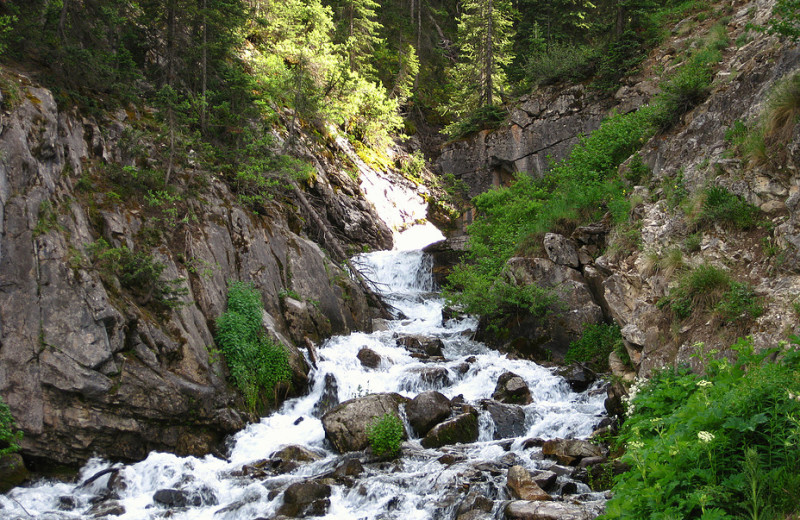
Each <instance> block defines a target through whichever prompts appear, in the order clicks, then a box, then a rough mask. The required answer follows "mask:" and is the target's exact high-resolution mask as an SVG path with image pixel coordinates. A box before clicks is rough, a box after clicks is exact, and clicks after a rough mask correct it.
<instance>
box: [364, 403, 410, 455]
mask: <svg viewBox="0 0 800 520" xmlns="http://www.w3.org/2000/svg"><path fill="white" fill-rule="evenodd" d="M403 434H404V429H403V423H402V421H400V418H399V417H397V415H395V414H393V413H386V414H384V415H383V416H382V417H376V418H375V419H374V420H373V421H372V422H371V423H370V425H369V426H368V427H367V438H368V439H369V444H370V447H371V448H372V452H373V453H375V455H377V456H378V457H387V458H391V457H396V456H397V455H398V454H399V453H400V444H401V443H402V442H403Z"/></svg>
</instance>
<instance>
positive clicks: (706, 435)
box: [697, 431, 714, 443]
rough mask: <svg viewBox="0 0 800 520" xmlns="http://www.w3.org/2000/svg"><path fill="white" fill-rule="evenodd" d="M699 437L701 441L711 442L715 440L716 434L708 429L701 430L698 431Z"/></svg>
mask: <svg viewBox="0 0 800 520" xmlns="http://www.w3.org/2000/svg"><path fill="white" fill-rule="evenodd" d="M697 438H698V439H700V442H703V443H709V442H711V441H713V440H714V434H713V433H711V432H707V431H700V432H697Z"/></svg>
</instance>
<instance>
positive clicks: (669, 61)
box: [438, 1, 800, 375]
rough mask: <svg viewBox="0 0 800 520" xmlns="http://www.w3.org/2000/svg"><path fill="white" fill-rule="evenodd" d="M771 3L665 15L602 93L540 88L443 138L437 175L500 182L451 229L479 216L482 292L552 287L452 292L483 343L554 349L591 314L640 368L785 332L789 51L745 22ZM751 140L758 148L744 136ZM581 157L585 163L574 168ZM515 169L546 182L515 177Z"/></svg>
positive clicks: (792, 277)
mask: <svg viewBox="0 0 800 520" xmlns="http://www.w3.org/2000/svg"><path fill="white" fill-rule="evenodd" d="M773 6H774V3H773V2H769V1H756V2H737V3H734V4H716V5H711V6H709V7H708V9H707V10H701V11H700V12H698V13H695V14H692V15H690V16H689V17H687V18H684V19H681V20H680V21H678V22H677V23H675V24H674V26H673V27H672V29H671V35H670V36H669V37H668V39H667V40H666V41H665V42H664V43H663V44H662V45H660V46H659V47H658V48H656V49H655V50H654V51H653V52H651V54H650V56H649V57H648V59H647V60H646V61H645V62H644V63H643V64H642V65H641V66H640V68H639V69H638V71H637V72H636V73H635V74H633V75H631V76H628V77H627V78H625V79H624V80H623V84H622V85H621V86H620V88H619V89H618V90H617V91H616V92H615V93H614V94H613V95H611V96H603V95H602V94H600V93H597V92H594V91H592V90H591V89H590V88H587V87H585V86H583V85H576V86H570V87H568V88H561V89H556V88H547V89H544V90H542V91H539V92H536V93H534V94H532V95H530V96H527V97H525V98H523V99H521V100H520V101H519V104H518V105H517V108H515V109H514V110H513V111H512V112H511V116H510V120H509V123H508V124H507V125H505V126H503V127H501V128H499V129H497V130H493V131H489V130H485V131H482V132H480V133H478V134H477V135H474V136H472V137H469V138H465V139H461V140H458V141H455V142H452V143H450V144H448V145H446V146H445V147H444V148H443V151H442V154H441V157H440V159H439V161H438V167H439V168H440V169H441V172H442V173H451V174H454V176H455V177H456V179H459V180H461V181H464V182H465V183H466V184H467V185H468V187H469V190H470V193H471V194H472V195H475V194H477V193H481V192H485V191H486V190H487V189H488V188H490V187H491V186H510V188H508V189H505V190H499V191H490V192H489V193H487V194H486V196H484V197H482V198H479V199H476V205H477V211H476V208H471V209H469V210H467V211H466V212H465V214H464V215H463V217H462V229H463V226H464V225H466V224H469V223H470V222H472V220H473V219H475V218H478V221H479V222H481V224H480V227H473V228H471V229H472V231H471V234H472V236H471V239H470V240H471V242H472V246H473V255H474V254H476V253H475V252H476V251H480V253H479V254H480V255H483V256H482V257H483V258H488V257H496V258H497V259H501V260H502V261H503V262H505V260H507V263H506V264H505V268H503V269H502V273H501V274H499V275H491V276H499V278H496V280H499V281H498V282H495V285H494V287H495V289H492V290H490V291H489V292H492V291H495V292H496V293H497V294H498V295H501V294H503V293H502V291H506V289H503V290H502V291H501V290H500V289H496V288H497V287H502V286H503V284H507V283H509V282H510V283H511V285H512V286H517V287H518V288H524V287H531V286H540V287H543V288H544V289H546V290H549V291H550V293H551V294H553V293H554V294H555V296H556V301H555V302H552V301H551V300H547V299H541V298H540V297H539V296H537V295H536V294H533V295H532V294H531V293H530V291H529V292H528V293H527V294H522V293H521V292H519V291H516V290H515V291H516V292H515V291H511V292H507V293H506V294H508V295H511V296H505V297H509V298H511V299H509V300H505V301H502V298H504V296H497V298H499V300H496V301H494V302H489V301H488V300H486V298H485V297H482V298H483V300H480V301H479V300H475V299H472V300H469V299H467V300H464V299H463V298H462V300H461V301H467V302H472V303H469V305H473V304H475V305H476V306H477V307H474V308H479V306H483V308H484V309H489V310H490V311H491V313H493V314H491V313H490V314H489V315H487V316H486V319H485V320H484V328H483V333H482V337H483V338H484V339H486V340H487V341H490V342H493V343H495V344H496V345H498V346H503V347H504V348H505V349H508V350H510V351H511V352H515V353H516V354H518V355H523V356H531V357H534V358H538V359H549V358H551V357H552V358H556V359H559V358H563V356H565V355H566V353H567V349H568V347H569V345H570V344H571V343H572V342H575V341H576V340H578V339H579V338H580V337H581V335H582V333H583V330H584V328H585V327H586V325H587V324H595V323H603V322H606V323H612V324H615V325H617V326H619V328H620V329H621V332H622V338H623V339H624V344H625V347H626V349H625V352H624V353H623V357H630V359H631V361H632V363H633V365H632V366H633V368H634V369H635V370H636V372H638V373H640V374H641V375H647V374H650V373H651V371H652V370H653V369H654V368H656V367H660V366H663V365H671V364H674V363H690V364H697V363H700V360H701V359H702V356H699V357H698V356H697V354H698V353H701V354H702V353H703V352H706V353H707V352H713V353H720V352H721V353H723V354H722V355H727V354H725V353H728V354H729V353H730V351H729V350H727V348H728V346H729V345H730V344H731V343H732V342H733V340H735V339H736V338H737V337H741V336H746V335H752V336H753V337H754V341H755V345H756V346H757V348H765V347H770V346H774V345H776V344H778V342H779V341H781V340H785V339H786V338H787V335H788V334H792V333H796V332H797V330H796V323H797V314H796V312H797V311H796V300H797V297H798V295H799V294H800V286H798V283H800V279H798V277H797V272H796V269H795V265H796V263H797V260H796V256H797V247H796V246H795V245H794V244H795V243H796V242H797V239H796V236H795V235H796V223H795V217H794V214H795V211H794V210H795V205H796V201H795V198H796V196H797V195H796V192H797V190H798V182H799V181H800V178H798V176H797V167H798V163H797V156H796V153H795V149H796V148H797V146H798V145H797V143H798V141H797V139H798V134H797V132H798V126H797V125H796V123H797V119H796V118H797V114H798V113H797V111H796V109H795V108H794V107H796V104H793V103H796V99H797V91H796V82H797V73H798V71H799V70H800V67H798V57H800V51H799V50H798V47H797V45H796V44H794V43H792V41H791V40H790V39H786V38H779V37H776V36H769V35H767V34H765V33H764V32H763V31H758V30H755V29H753V27H764V26H766V25H767V22H768V21H769V20H771V19H772V17H773V12H772V9H773ZM715 53H718V54H715ZM706 55H707V56H709V57H710V58H704V56H706ZM703 60H706V61H703ZM692 67H694V69H693V68H692ZM706 75H707V76H706ZM704 76H705V77H707V79H706V80H703V79H702V78H703V77H704ZM680 82H685V83H684V84H685V86H684V84H682V83H680ZM692 82H694V83H696V85H694V86H692V85H693V84H692ZM793 89H794V90H793ZM679 96H685V97H679ZM782 99H783V101H782ZM784 105H788V106H784ZM787 111H788V115H787ZM613 114H617V116H616V117H614V118H611V116H612V115H613ZM776 114H779V115H776ZM776 117H782V118H783V119H781V121H782V123H781V125H780V128H776V127H775V126H774V124H775V123H774V122H771V121H774V120H775V119H776ZM601 121H606V122H604V123H603V127H602V128H603V129H602V130H598V128H600V126H601ZM653 122H655V125H656V126H654V127H653V129H652V130H651V129H648V128H649V125H651V124H653ZM626 125H627V126H626ZM770 125H772V126H770ZM595 131H596V133H593V132H595ZM623 132H629V133H627V134H623ZM586 135H590V137H589V138H586V137H583V138H582V137H581V136H586ZM615 139H616V141H614V140H615ZM625 139H628V141H626V140H625ZM758 139H760V143H761V145H760V148H759V147H758V145H756V146H755V151H754V150H753V146H752V145H751V144H748V143H752V142H753V140H756V141H758ZM614 142H616V143H618V144H612V143H614ZM575 145H577V146H575ZM614 146H617V148H613V147H614ZM604 147H605V148H604ZM606 150H613V151H606ZM632 152H633V153H632ZM603 154H608V155H603ZM545 157H546V159H545ZM587 161H588V162H587ZM591 161H595V162H594V163H592V162H591ZM592 164H594V166H591V165H592ZM548 165H550V167H552V166H553V165H555V166H556V167H555V169H554V172H555V175H551V174H549V173H547V171H548V170H547V168H548ZM584 165H589V166H587V168H589V169H588V170H586V172H588V173H590V174H591V175H590V176H589V177H586V175H587V173H580V174H578V173H575V172H578V171H583V170H580V168H583V167H584ZM617 165H620V167H619V169H618V168H617ZM526 172H527V173H530V174H532V175H533V176H534V177H538V178H543V180H542V181H541V182H540V183H539V184H537V183H536V182H534V183H532V184H531V183H530V182H529V181H524V182H519V181H514V180H513V179H514V178H515V175H518V174H520V173H526ZM606 172H608V173H606ZM598 174H599V177H596V176H597V175H598ZM580 175H583V176H584V177H582V178H583V179H584V180H581V181H574V182H573V181H568V180H564V179H568V178H571V177H570V176H573V177H572V178H576V179H577V178H581V177H580ZM559 176H560V177H559ZM598 182H599V183H600V184H595V183H598ZM581 186H583V187H581ZM592 186H596V188H594V187H592ZM591 190H595V191H594V192H593V191H591ZM598 190H599V191H598ZM593 205H594V206H593ZM514 219H517V220H514ZM514 222H516V224H515V223H514ZM498 226H510V228H509V233H508V234H507V236H505V237H501V236H499V235H498V236H494V235H492V233H493V232H492V231H491V229H497V228H498ZM476 247H478V249H475V248H476ZM490 251H492V252H490ZM500 251H505V252H500ZM498 252H500V253H498ZM503 255H509V256H510V257H511V258H509V257H508V256H506V257H503ZM475 258H477V257H475ZM477 261H478V262H479V264H480V265H488V262H489V261H488V260H485V261H484V260H480V259H478V260H477ZM481 262H482V263H481ZM479 269H482V268H479ZM471 272H472V273H473V274H472V275H469V276H467V277H465V276H464V275H460V277H458V278H451V280H453V281H454V282H455V283H456V284H457V285H456V288H459V287H466V288H467V289H468V291H467V293H465V294H467V295H468V296H467V298H472V297H471V296H469V295H470V294H472V293H470V292H469V288H470V287H471V286H470V285H469V284H475V285H474V287H486V286H483V285H480V284H482V283H488V282H486V281H480V282H479V278H478V276H490V275H488V274H483V275H478V274H475V273H478V272H483V271H471ZM493 272H494V271H493ZM497 272H499V271H497ZM486 273H488V271H486ZM491 276H490V278H487V279H486V280H491ZM705 278H713V281H710V280H707V279H705ZM465 283H466V284H468V285H466V286H464V285H463V284H465ZM705 283H708V284H709V285H707V286H704V285H702V284H705ZM478 291H480V292H478ZM474 294H475V298H477V297H478V294H487V289H486V288H484V289H479V290H477V291H476V292H475V293H474ZM515 294H516V296H514V295H515ZM514 298H516V300H515V299H514ZM537 298H540V299H539V300H537ZM537 302H538V303H537ZM498 305H499V306H500V307H501V308H502V309H501V310H500V311H498V310H497V309H498ZM503 309H504V310H503ZM532 311H534V312H532ZM543 315H544V316H545V317H542V316H543ZM612 361H613V363H612V366H613V367H615V368H618V369H619V370H620V374H623V373H625V371H626V370H629V369H624V368H622V364H621V363H619V360H618V359H617V354H612ZM695 368H698V366H695Z"/></svg>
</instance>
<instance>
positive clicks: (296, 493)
mask: <svg viewBox="0 0 800 520" xmlns="http://www.w3.org/2000/svg"><path fill="white" fill-rule="evenodd" d="M330 496H331V487H330V486H329V485H327V484H322V483H320V482H314V481H313V480H308V481H304V482H295V483H294V484H291V485H290V486H289V487H288V488H286V491H284V493H283V504H282V505H281V506H280V507H279V508H278V514H279V515H284V516H288V517H295V518H302V517H305V516H323V515H325V514H326V513H327V511H328V508H329V507H330V505H331V501H330Z"/></svg>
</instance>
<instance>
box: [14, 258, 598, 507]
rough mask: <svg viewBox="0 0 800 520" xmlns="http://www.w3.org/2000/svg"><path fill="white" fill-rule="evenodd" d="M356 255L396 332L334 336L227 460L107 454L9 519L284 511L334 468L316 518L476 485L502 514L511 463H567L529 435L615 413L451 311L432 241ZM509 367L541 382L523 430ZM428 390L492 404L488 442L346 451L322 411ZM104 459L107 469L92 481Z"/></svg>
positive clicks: (18, 496) (406, 503) (557, 488)
mask: <svg viewBox="0 0 800 520" xmlns="http://www.w3.org/2000/svg"><path fill="white" fill-rule="evenodd" d="M354 263H356V264H357V265H359V266H360V268H361V269H363V272H364V273H365V274H366V275H367V277H368V278H369V279H370V280H372V282H373V283H374V284H375V287H376V289H377V290H378V291H380V293H381V295H382V296H383V297H384V298H385V299H386V301H387V302H388V303H389V304H390V305H391V307H393V308H394V309H395V311H396V313H397V318H396V319H394V320H391V321H389V322H388V323H387V324H386V327H385V330H380V331H377V332H373V333H369V334H367V333H354V334H351V335H348V336H339V337H333V338H331V339H329V340H328V341H326V342H325V343H324V344H323V345H321V346H320V347H319V349H318V350H319V352H318V353H319V357H320V361H319V363H318V364H317V367H316V369H315V370H314V371H313V372H312V374H311V377H312V378H313V385H312V389H311V390H310V392H309V393H308V395H306V396H303V397H298V398H295V399H292V400H289V401H287V402H286V403H284V405H283V406H282V408H281V409H280V410H278V411H276V412H275V413H273V414H272V415H270V416H268V417H264V418H263V419H262V420H261V421H260V422H258V423H256V424H252V425H250V426H248V427H247V428H245V429H244V430H243V431H241V432H239V433H238V434H236V435H235V436H233V438H231V439H230V446H229V452H228V453H227V459H222V458H218V457H215V456H211V455H209V456H206V457H204V458H197V457H178V456H175V455H172V454H167V453H151V454H150V455H149V456H148V457H147V459H145V460H143V461H141V462H138V463H135V464H130V465H122V464H112V463H111V462H108V461H104V460H102V459H93V460H91V461H90V462H89V463H88V464H87V465H86V466H85V467H84V468H83V469H82V470H81V472H80V475H79V477H78V478H77V482H74V483H66V482H54V481H41V482H38V483H35V484H32V485H29V486H26V487H19V488H15V489H13V490H11V491H10V492H9V493H7V494H6V495H4V496H0V517H3V518H10V519H23V518H30V517H31V516H33V517H35V518H52V519H64V520H66V519H77V518H86V517H92V516H95V515H96V514H101V516H102V513H104V512H105V514H109V513H108V511H109V510H111V514H115V515H117V514H118V516H116V517H117V518H120V519H150V518H163V517H169V518H174V519H187V520H188V519H193V520H194V519H215V520H226V519H230V520H233V519H255V518H271V517H273V516H274V515H276V514H277V512H278V511H279V509H280V508H281V506H282V504H283V503H284V501H285V493H284V491H285V490H286V488H287V487H288V486H289V485H291V484H293V483H296V482H303V481H309V480H314V479H317V481H320V479H322V480H321V481H322V482H324V483H325V485H330V493H329V496H328V497H327V498H326V499H325V500H323V501H322V503H323V504H324V507H322V509H320V510H314V511H310V512H308V513H307V515H308V516H309V517H315V518H325V519H342V520H344V519H347V520H350V519H365V520H377V519H384V518H398V519H400V518H402V519H403V520H411V519H420V520H422V519H438V518H456V511H457V508H458V506H459V504H460V503H461V502H462V501H463V500H464V499H465V497H466V496H467V492H468V491H469V492H470V493H472V494H473V495H475V494H478V495H482V496H484V497H486V498H487V499H488V503H489V504H492V506H491V507H492V508H493V511H492V512H491V514H492V515H496V517H498V518H500V517H502V513H501V507H502V503H503V500H508V499H509V496H508V492H507V490H506V488H505V478H506V477H505V473H506V470H507V468H509V467H510V466H512V465H521V466H524V467H525V468H526V469H528V470H531V471H535V470H543V469H547V468H550V467H551V466H552V465H553V464H554V462H553V461H551V460H547V459H545V458H543V457H542V456H541V448H537V447H535V445H538V444H539V443H531V442H525V441H526V439H531V438H538V439H548V438H586V437H587V436H588V435H589V434H590V433H591V432H592V430H593V429H594V428H595V427H596V425H597V424H598V422H599V421H600V420H601V419H602V416H603V414H604V409H603V400H604V397H605V393H604V392H602V391H598V387H594V388H590V389H589V390H588V391H587V392H584V393H575V392H572V391H571V390H570V388H569V386H568V385H567V383H566V382H565V381H564V380H563V379H562V378H561V377H559V376H557V375H556V374H554V372H553V370H551V369H549V368H545V367H542V366H539V365H537V364H535V363H533V362H530V361H524V360H515V359H510V358H508V357H506V356H505V355H501V354H499V353H497V352H494V351H492V350H490V349H489V348H488V347H486V346H485V345H483V344H480V343H478V342H476V341H473V340H472V339H471V337H472V332H473V331H474V329H475V326H476V322H475V320H474V319H472V318H470V317H462V318H457V319H443V317H442V309H443V304H444V302H443V300H442V299H441V298H440V296H439V295H438V294H437V293H436V292H435V290H434V289H435V287H434V284H433V282H432V280H431V274H430V260H429V259H428V258H427V257H426V255H424V254H423V253H421V252H420V251H413V250H412V251H398V250H395V251H380V252H374V253H366V254H362V255H359V256H358V257H356V258H355V259H354ZM408 336H422V337H425V338H433V339H438V340H441V344H442V345H443V348H442V352H441V353H442V355H441V356H433V357H429V358H425V357H420V356H419V355H415V353H414V352H412V351H410V350H409V349H407V348H406V347H404V346H403V345H402V344H401V343H400V342H399V340H400V339H401V338H403V337H408ZM364 347H368V348H370V349H372V350H373V351H374V352H375V353H377V354H378V356H380V363H379V365H378V366H377V368H374V369H369V368H366V367H364V366H362V364H361V363H360V362H359V360H358V358H357V354H358V352H359V350H361V349H362V348H364ZM508 371H510V372H514V373H515V374H517V375H519V376H520V377H521V378H522V379H523V380H524V381H525V383H527V385H528V387H529V388H530V392H531V396H532V401H533V402H532V403H531V404H528V405H525V406H519V407H518V408H519V410H521V414H519V415H518V416H517V421H516V422H515V423H514V424H513V428H512V429H514V430H515V431H514V433H512V434H509V433H508V432H505V434H503V432H501V431H500V430H501V429H502V428H501V427H500V426H499V425H497V424H495V421H494V419H493V418H492V416H491V415H490V414H489V413H488V412H487V411H486V410H485V409H481V405H480V403H481V402H482V400H487V399H491V397H492V393H493V391H494V388H495V385H496V382H497V380H498V378H499V377H500V375H501V374H503V373H504V372H508ZM424 374H435V377H425V376H424ZM333 383H335V384H333ZM426 390H437V391H439V392H441V393H442V394H444V395H445V396H446V397H447V398H450V399H454V398H457V396H461V397H458V399H463V401H464V402H465V403H467V404H468V405H472V406H474V407H475V408H478V409H480V410H481V411H480V412H479V421H478V423H479V429H480V432H479V436H478V440H477V441H475V442H472V443H466V444H455V445H448V446H444V447H442V448H437V449H426V448H423V447H422V445H421V444H420V439H419V438H417V437H416V436H415V435H414V434H413V432H412V433H411V434H410V436H409V437H410V438H409V440H407V441H406V442H404V444H403V447H402V455H401V457H400V458H398V459H396V460H395V461H392V462H385V461H377V460H375V459H374V457H371V456H370V455H369V453H368V452H360V453H357V454H356V455H353V454H346V455H341V454H338V453H336V452H335V451H334V450H333V449H332V447H331V446H330V445H329V444H328V443H327V442H326V439H325V431H324V429H323V426H322V422H321V420H320V418H319V417H318V415H319V414H318V413H317V411H318V407H319V406H320V402H321V401H322V400H324V399H326V398H328V399H330V398H331V394H334V397H335V399H336V400H337V401H338V402H344V401H346V400H348V399H352V398H356V397H359V396H364V395H367V394H372V393H382V392H396V393H398V394H400V395H402V396H405V397H408V398H413V397H415V396H416V395H417V394H419V393H420V392H423V391H426ZM507 426H508V425H506V427H507ZM506 429H507V428H506ZM289 445H293V446H302V447H304V448H305V449H307V450H309V451H310V452H313V453H314V454H316V456H315V457H314V459H315V460H311V461H309V462H300V463H297V464H294V465H293V466H292V467H290V468H288V470H287V471H284V470H285V469H287V468H284V470H280V471H278V470H275V469H274V468H273V467H272V466H270V465H269V463H264V462H262V461H264V460H265V459H270V457H271V455H272V454H273V453H275V452H276V451H278V450H279V449H281V448H284V447H286V446H289ZM354 457H357V458H359V460H360V461H361V463H362V464H363V471H361V472H360V473H358V474H354V475H352V476H347V477H345V478H338V479H336V478H334V479H331V478H330V475H331V472H332V471H333V470H334V469H335V468H337V467H338V466H340V465H341V464H342V463H343V462H346V461H348V460H351V459H353V458H354ZM104 470H105V471H107V473H106V474H103V475H102V476H101V477H99V478H97V479H95V480H91V477H92V476H94V475H97V474H98V473H100V472H102V471H104ZM553 490H554V491H553V493H554V494H555V495H556V496H560V495H569V496H570V497H571V498H574V499H576V500H577V499H578V498H579V499H580V500H581V501H582V502H583V503H584V504H585V505H586V507H589V508H590V509H591V508H595V509H597V510H599V509H601V508H602V503H603V495H602V494H601V493H592V492H590V490H589V488H588V486H586V485H585V484H582V483H580V482H575V481H572V480H571V479H570V478H569V476H568V475H562V476H559V477H558V481H557V482H556V484H554V488H553ZM155 498H158V500H156V499H155ZM104 508H105V509H104ZM487 514H488V513H487Z"/></svg>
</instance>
